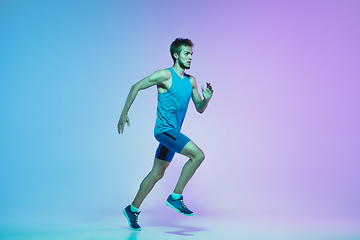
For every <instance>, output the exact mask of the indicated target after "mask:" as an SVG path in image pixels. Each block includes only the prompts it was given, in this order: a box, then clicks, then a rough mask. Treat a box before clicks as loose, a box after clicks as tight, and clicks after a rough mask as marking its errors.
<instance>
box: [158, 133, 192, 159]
mask: <svg viewBox="0 0 360 240" xmlns="http://www.w3.org/2000/svg"><path fill="white" fill-rule="evenodd" d="M155 138H156V140H158V141H159V142H160V143H161V144H162V145H164V146H165V147H167V148H168V149H170V150H171V151H174V152H177V153H181V151H182V149H183V148H184V147H185V145H186V144H187V143H188V142H190V141H191V139H190V138H188V137H187V136H186V135H184V134H182V133H181V132H179V131H177V130H173V129H171V130H168V131H166V132H164V133H160V134H158V135H156V136H155Z"/></svg>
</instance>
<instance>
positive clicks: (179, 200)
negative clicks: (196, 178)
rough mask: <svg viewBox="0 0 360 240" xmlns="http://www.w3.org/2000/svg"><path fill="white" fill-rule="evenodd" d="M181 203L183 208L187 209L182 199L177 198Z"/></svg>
mask: <svg viewBox="0 0 360 240" xmlns="http://www.w3.org/2000/svg"><path fill="white" fill-rule="evenodd" d="M179 201H180V203H181V205H182V206H183V207H184V208H185V209H188V207H187V206H186V205H185V203H184V201H183V200H179Z"/></svg>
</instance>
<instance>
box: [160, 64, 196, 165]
mask: <svg viewBox="0 0 360 240" xmlns="http://www.w3.org/2000/svg"><path fill="white" fill-rule="evenodd" d="M168 70H169V71H170V72H171V77H172V83H171V87H170V88H169V90H168V91H166V92H164V93H159V94H158V105H157V118H156V123H155V129H154V135H155V138H156V140H157V141H158V142H159V146H158V148H157V150H156V154H155V157H156V158H158V159H162V160H165V161H168V162H171V160H172V159H173V157H174V154H175V152H177V153H181V150H182V149H183V148H184V146H185V145H186V144H187V143H188V142H190V141H191V140H190V139H189V138H188V137H187V136H185V135H184V134H182V133H180V130H181V127H182V124H183V122H184V119H185V115H186V112H187V109H188V105H189V101H190V98H191V93H192V85H191V82H190V80H189V77H188V76H187V75H186V74H185V73H184V79H182V78H180V77H179V75H177V74H176V72H175V71H174V69H173V68H172V67H171V68H168Z"/></svg>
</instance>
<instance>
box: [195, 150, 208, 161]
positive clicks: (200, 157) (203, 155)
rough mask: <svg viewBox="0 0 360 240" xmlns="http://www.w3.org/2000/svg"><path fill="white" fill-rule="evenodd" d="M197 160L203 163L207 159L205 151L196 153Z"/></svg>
mask: <svg viewBox="0 0 360 240" xmlns="http://www.w3.org/2000/svg"><path fill="white" fill-rule="evenodd" d="M194 160H195V161H197V162H199V163H202V162H203V161H204V160H205V154H204V152H203V151H201V150H200V151H199V152H198V153H197V154H196V155H195V158H194Z"/></svg>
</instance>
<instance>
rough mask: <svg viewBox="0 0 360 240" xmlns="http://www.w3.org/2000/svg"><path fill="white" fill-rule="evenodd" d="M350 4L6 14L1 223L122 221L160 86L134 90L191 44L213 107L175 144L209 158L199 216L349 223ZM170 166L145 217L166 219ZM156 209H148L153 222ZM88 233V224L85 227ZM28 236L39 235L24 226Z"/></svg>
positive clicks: (90, 5)
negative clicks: (125, 123) (184, 141)
mask: <svg viewBox="0 0 360 240" xmlns="http://www.w3.org/2000/svg"><path fill="white" fill-rule="evenodd" d="M359 12H360V1H356V0H353V1H351V0H347V1H340V0H337V1H335V0H316V1H285V0H284V1H259V0H258V1H145V0H143V1H1V3H0V53H1V54H0V79H1V82H0V108H1V118H0V123H1V124H0V131H1V132H0V135H1V138H0V148H1V149H0V159H1V162H0V195H1V197H0V219H1V223H2V224H3V226H4V229H5V228H7V229H8V227H9V225H11V224H18V223H19V222H22V224H23V225H26V224H28V223H29V224H30V222H33V220H29V219H36V217H37V218H38V219H40V220H39V221H40V222H41V221H43V222H47V223H49V222H50V223H51V222H54V221H56V219H57V218H60V216H65V217H68V216H76V217H77V218H80V219H87V220H88V219H99V218H106V217H107V216H108V215H111V214H114V215H121V211H122V208H123V207H125V206H126V205H128V204H130V203H131V201H132V199H133V197H134V196H135V193H136V191H137V189H138V186H139V184H140V182H141V180H142V179H143V177H144V176H145V175H146V174H147V173H148V172H149V171H150V169H151V166H152V162H153V157H154V153H155V149H156V146H157V142H156V140H155V139H154V137H153V127H154V123H155V113H156V89H155V88H151V89H148V90H146V91H142V92H140V93H139V95H138V97H137V99H136V100H135V102H134V104H133V106H132V108H131V110H130V112H129V117H130V120H131V124H132V125H131V127H130V128H128V127H127V128H126V129H125V133H124V135H121V136H119V135H118V134H117V128H116V125H117V121H118V117H119V115H120V112H121V110H122V107H123V104H124V102H125V100H126V96H127V94H128V92H129V89H130V87H131V86H132V84H134V83H135V82H136V81H138V80H140V79H142V78H143V77H146V76H148V75H149V74H151V73H152V72H154V71H155V70H158V69H162V68H166V67H170V66H171V64H172V60H171V57H170V53H169V46H170V43H171V42H172V41H173V40H174V39H175V38H176V37H187V38H190V39H191V40H192V41H193V42H194V44H195V45H194V48H193V50H194V57H193V63H192V67H191V69H190V70H189V71H188V72H189V73H190V74H192V75H194V76H195V77H196V78H197V81H198V85H199V88H200V86H201V85H205V83H206V82H211V83H212V85H213V88H214V96H213V99H212V100H211V102H210V104H209V107H208V109H207V110H206V112H205V113H204V114H203V115H199V114H197V113H196V112H195V109H194V107H193V106H192V105H193V104H192V103H190V104H191V106H190V107H189V111H188V115H187V118H186V120H185V123H184V127H183V132H184V133H185V134H186V135H188V136H189V137H190V138H191V139H192V140H193V141H194V142H195V143H197V145H199V146H200V147H201V148H202V149H203V150H204V152H205V155H206V159H205V162H204V163H203V165H202V166H201V167H200V168H199V170H198V172H197V173H196V175H195V177H194V178H193V179H192V181H191V182H190V183H189V185H188V186H187V188H186V189H185V192H184V196H185V201H186V203H187V205H188V206H189V207H191V208H192V209H193V210H194V211H196V212H197V213H198V214H199V215H203V216H206V217H209V218H211V217H214V216H228V214H231V216H233V219H234V221H251V220H254V219H255V220H254V221H260V220H259V219H262V220H264V221H270V222H271V221H274V220H278V221H283V222H286V223H289V221H290V222H291V221H293V222H298V221H300V222H301V221H302V222H303V224H306V223H308V222H309V221H311V222H312V223H318V224H322V223H329V225H328V226H340V225H341V226H357V227H358V226H359V222H360V204H359V203H360V174H359V169H360V162H359V159H360V146H359V145H360V144H359V143H360V124H359V123H360V108H359V101H360V81H359V80H360V79H359V75H360V65H359V63H360V58H359V56H360V44H359V43H360V27H359V26H360V25H359V23H360V14H359ZM186 160H187V159H186V158H184V157H182V156H180V155H177V156H176V157H175V159H174V161H173V163H172V164H171V165H170V167H169V169H168V170H167V172H166V174H165V177H164V178H163V179H162V180H161V182H159V183H158V184H157V185H156V187H155V188H154V190H153V192H152V193H151V194H150V195H149V197H148V198H147V199H146V200H145V202H144V204H143V205H142V207H141V210H142V211H143V212H146V211H148V212H151V211H155V210H159V211H160V210H161V209H163V208H164V206H165V205H164V204H163V202H164V201H165V199H166V197H167V195H168V194H170V193H171V192H172V190H173V188H174V186H175V183H176V181H177V178H178V176H179V174H180V171H181V167H182V165H183V164H184V163H185V161H186ZM154 209H155V210H154ZM94 221H95V220H94ZM33 224H34V223H33Z"/></svg>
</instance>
